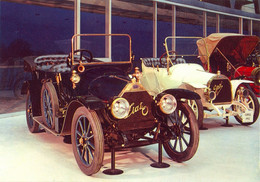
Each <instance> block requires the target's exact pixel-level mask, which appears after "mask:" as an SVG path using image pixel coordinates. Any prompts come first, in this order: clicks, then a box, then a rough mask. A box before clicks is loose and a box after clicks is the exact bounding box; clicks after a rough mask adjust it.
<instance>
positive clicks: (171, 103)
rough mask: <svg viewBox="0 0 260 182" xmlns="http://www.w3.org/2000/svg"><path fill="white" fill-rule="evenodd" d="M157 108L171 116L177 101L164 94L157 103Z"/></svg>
mask: <svg viewBox="0 0 260 182" xmlns="http://www.w3.org/2000/svg"><path fill="white" fill-rule="evenodd" d="M158 105H159V107H160V109H161V111H162V112H163V113H164V114H171V113H173V112H174V111H175V109H176V108H177V101H176V99H175V97H174V96H172V95H170V94H165V95H164V96H162V98H161V99H160V102H159V104H158Z"/></svg>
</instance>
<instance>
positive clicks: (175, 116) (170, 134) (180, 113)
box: [163, 102, 199, 162]
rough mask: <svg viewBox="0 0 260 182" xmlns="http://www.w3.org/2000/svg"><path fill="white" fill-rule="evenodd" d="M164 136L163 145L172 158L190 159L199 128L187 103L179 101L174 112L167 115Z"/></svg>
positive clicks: (195, 146) (197, 140)
mask: <svg viewBox="0 0 260 182" xmlns="http://www.w3.org/2000/svg"><path fill="white" fill-rule="evenodd" d="M166 122H167V129H166V131H165V132H164V134H165V135H166V138H168V139H167V140H166V141H164V143H163V147H164V149H165V151H166V153H167V154H168V155H169V156H170V157H171V159H172V160H174V161H177V162H182V161H187V160H189V159H191V158H192V157H193V156H194V155H195V153H196V151H197V148H198V144H199V128H198V124H197V122H196V118H195V115H194V113H193V111H192V109H191V108H190V107H189V106H188V104H187V103H183V102H179V103H178V107H177V109H176V111H174V113H172V114H171V115H168V116H167V121H166Z"/></svg>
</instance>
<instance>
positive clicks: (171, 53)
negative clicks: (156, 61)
mask: <svg viewBox="0 0 260 182" xmlns="http://www.w3.org/2000/svg"><path fill="white" fill-rule="evenodd" d="M168 54H169V58H170V59H171V63H172V64H173V62H175V61H176V58H177V53H176V51H168ZM162 58H167V52H164V53H163V54H162V55H161V57H160V64H161V65H166V64H167V61H166V62H165V63H163V62H162Z"/></svg>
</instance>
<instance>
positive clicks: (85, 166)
mask: <svg viewBox="0 0 260 182" xmlns="http://www.w3.org/2000/svg"><path fill="white" fill-rule="evenodd" d="M95 38H97V39H95ZM120 38H122V40H120ZM76 40H77V41H79V40H80V42H81V47H83V46H84V47H86V48H87V49H77V50H75V45H77V42H76ZM109 40H110V41H112V43H111V45H112V48H111V55H110V56H107V57H105V52H106V51H105V46H104V45H105V42H106V41H109ZM125 42H127V43H126V44H123V43H125ZM116 57H117V59H116ZM132 58H133V56H132V50H131V37H130V36H129V35H127V34H120V35H119V34H112V35H111V34H102V35H101V34H98V35H94V34H80V35H74V36H73V37H72V49H71V52H70V54H69V55H48V56H40V57H36V58H34V59H29V60H26V61H25V62H24V69H25V71H27V72H31V75H32V79H31V80H27V81H26V82H25V83H24V85H23V88H22V93H24V94H26V93H27V101H26V117H27V125H28V128H29V130H30V132H32V133H36V132H38V131H39V127H40V126H41V128H43V129H44V130H46V131H48V132H50V133H52V134H54V135H56V136H63V137H71V142H72V148H73V152H74V156H75V158H76V161H77V163H78V166H79V168H80V169H81V170H82V171H83V172H84V173H85V174H86V175H92V174H95V173H97V172H98V171H99V170H100V168H101V166H102V162H103V156H104V151H105V148H107V149H108V150H110V151H111V169H107V170H105V171H103V172H104V173H105V174H120V173H122V171H121V170H119V169H116V168H115V150H117V149H122V148H131V147H138V146H145V145H149V144H155V143H158V146H159V147H158V148H159V155H158V162H156V163H153V164H152V166H154V167H158V168H159V167H167V166H168V165H167V164H165V163H163V162H162V146H163V147H164V149H165V151H166V153H167V154H168V155H169V156H170V157H171V158H172V160H174V161H178V162H182V161H186V160H189V159H190V158H192V157H193V156H194V154H195V153H196V151H197V148H198V143H199V130H198V124H197V122H196V119H195V115H194V113H193V111H192V109H191V108H190V107H189V106H188V105H187V104H186V103H184V102H182V101H181V99H183V98H185V99H199V96H198V95H197V94H195V93H193V92H191V91H187V90H184V89H168V90H165V91H163V92H162V93H159V94H158V95H156V96H151V95H150V94H149V93H148V92H147V91H146V90H145V89H144V87H143V86H142V85H141V84H140V82H139V79H140V76H142V74H141V72H140V71H139V69H138V68H135V70H134V72H133V73H132V74H130V73H131V70H132ZM125 60H127V61H125Z"/></svg>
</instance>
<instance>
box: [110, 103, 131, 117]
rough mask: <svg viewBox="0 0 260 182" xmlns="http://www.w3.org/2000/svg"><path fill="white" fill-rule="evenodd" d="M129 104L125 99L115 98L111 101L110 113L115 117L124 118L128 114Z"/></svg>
mask: <svg viewBox="0 0 260 182" xmlns="http://www.w3.org/2000/svg"><path fill="white" fill-rule="evenodd" d="M129 111H130V106H129V103H128V101H127V100H126V99H124V98H117V99H115V100H114V101H113V102H112V105H111V113H112V115H113V116H114V117H115V118H117V119H123V118H126V117H127V116H128V114H129Z"/></svg>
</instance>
